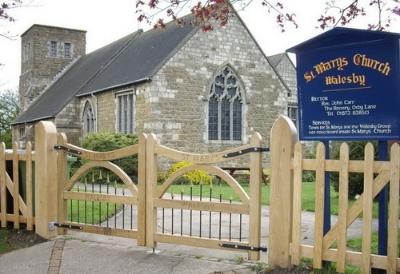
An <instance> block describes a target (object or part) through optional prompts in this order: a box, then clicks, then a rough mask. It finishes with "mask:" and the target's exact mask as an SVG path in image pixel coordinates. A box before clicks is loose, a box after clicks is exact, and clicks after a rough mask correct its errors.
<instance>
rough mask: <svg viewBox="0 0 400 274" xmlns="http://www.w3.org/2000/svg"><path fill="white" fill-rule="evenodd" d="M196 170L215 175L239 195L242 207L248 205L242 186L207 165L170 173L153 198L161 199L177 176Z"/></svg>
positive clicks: (188, 167) (183, 168) (219, 169)
mask: <svg viewBox="0 0 400 274" xmlns="http://www.w3.org/2000/svg"><path fill="white" fill-rule="evenodd" d="M196 169H201V170H204V171H207V172H208V173H209V174H211V175H216V176H218V177H220V178H221V179H222V180H224V181H225V182H226V183H227V184H228V185H229V186H230V187H231V188H233V190H234V191H235V193H236V194H237V195H239V198H240V201H241V202H242V203H243V204H244V205H248V204H249V200H250V199H249V196H248V195H247V193H246V192H245V191H244V189H243V188H242V186H241V185H240V184H239V183H238V182H237V181H236V180H235V179H234V178H233V177H232V176H231V175H230V174H229V173H228V172H226V171H224V170H222V169H221V168H219V167H216V166H209V165H190V166H185V167H182V168H180V169H178V170H177V171H175V172H174V173H172V174H171V176H169V177H168V179H167V180H166V181H165V182H164V183H163V184H162V185H161V186H159V187H158V190H157V193H156V197H155V198H161V197H162V196H163V195H164V193H165V192H166V191H167V189H168V187H169V186H170V185H172V183H173V182H174V180H175V179H176V178H178V177H179V176H182V175H183V174H185V173H187V172H189V171H192V170H196Z"/></svg>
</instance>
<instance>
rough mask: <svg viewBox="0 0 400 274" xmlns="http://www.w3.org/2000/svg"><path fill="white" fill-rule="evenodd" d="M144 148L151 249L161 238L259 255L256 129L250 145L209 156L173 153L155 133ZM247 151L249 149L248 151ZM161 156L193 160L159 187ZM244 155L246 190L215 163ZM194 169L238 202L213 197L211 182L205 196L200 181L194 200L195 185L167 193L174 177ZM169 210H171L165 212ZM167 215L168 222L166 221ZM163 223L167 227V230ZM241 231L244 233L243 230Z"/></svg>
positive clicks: (258, 145) (258, 140)
mask: <svg viewBox="0 0 400 274" xmlns="http://www.w3.org/2000/svg"><path fill="white" fill-rule="evenodd" d="M146 151H147V154H146V155H147V156H146V162H147V165H146V204H147V209H146V218H147V223H146V224H147V225H146V230H147V231H146V239H147V240H146V242H147V246H149V247H155V245H156V243H157V242H163V243H171V244H184V245H191V246H198V247H207V248H233V249H235V248H236V249H238V248H239V249H241V250H243V249H244V250H248V251H249V258H250V259H252V260H257V259H259V251H260V250H261V249H262V248H260V229H261V174H262V167H261V160H262V154H261V153H260V152H261V151H262V148H261V136H260V135H259V134H258V133H255V134H254V135H253V137H252V138H251V141H250V144H248V145H244V146H241V147H238V148H235V149H232V150H227V151H223V152H218V153H211V154H191V153H186V152H181V151H177V150H174V149H171V148H168V147H165V146H162V145H160V144H159V143H158V142H157V139H156V137H155V135H150V136H149V138H148V140H147V148H146ZM248 152H250V153H249V154H246V153H248ZM163 157H164V160H168V161H178V162H179V161H187V162H190V163H191V164H190V165H189V166H186V167H183V168H180V169H178V170H177V171H175V172H173V173H172V174H170V175H169V177H168V178H166V180H165V181H164V182H163V183H162V184H161V185H159V184H157V174H158V163H159V162H160V161H161V160H162V158H163ZM242 157H243V158H245V157H250V161H249V162H248V163H249V167H250V182H249V183H250V191H249V194H247V193H246V192H245V191H244V190H243V188H242V187H241V185H240V184H239V183H238V182H237V181H236V180H235V179H234V178H233V177H232V176H231V175H229V173H227V172H226V171H224V170H222V169H221V168H220V167H218V166H216V164H220V163H223V162H226V161H230V160H232V159H237V158H242ZM194 170H204V171H206V172H207V173H208V174H210V175H215V176H217V177H218V178H219V180H222V181H224V182H226V184H227V185H228V186H229V187H230V188H232V189H233V191H234V193H236V194H237V196H238V197H239V201H238V202H232V198H230V199H227V200H225V199H224V198H223V197H222V196H221V194H220V196H219V198H215V197H214V198H213V195H212V190H213V188H212V186H209V192H208V196H207V195H204V194H203V189H202V185H200V186H199V190H200V192H199V196H198V197H197V198H194V197H193V195H192V192H193V186H190V194H184V191H180V194H179V193H178V195H173V194H172V195H171V194H170V193H166V192H167V190H168V189H169V188H170V187H171V186H172V184H173V183H174V181H176V179H178V178H179V177H181V176H182V175H184V174H186V173H188V172H191V171H194ZM182 187H184V186H182ZM167 211H169V213H170V214H168V215H167V213H166V212H167ZM223 215H226V220H229V221H227V222H228V224H227V225H228V228H226V229H225V231H223V228H222V226H223V224H222V219H223V218H224V217H223ZM166 216H168V218H170V220H168V221H167V220H166ZM245 216H246V217H245ZM244 218H247V219H248V223H247V225H243V223H242V221H243V219H244ZM233 221H235V222H238V224H237V226H238V231H236V232H235V233H236V237H233V234H235V233H234V231H233V230H232V222H233ZM167 223H168V224H167ZM185 224H186V225H185ZM167 226H168V228H169V229H166V227H167ZM245 229H246V230H247V232H244V230H245ZM224 232H225V233H224ZM245 233H246V237H244V235H245Z"/></svg>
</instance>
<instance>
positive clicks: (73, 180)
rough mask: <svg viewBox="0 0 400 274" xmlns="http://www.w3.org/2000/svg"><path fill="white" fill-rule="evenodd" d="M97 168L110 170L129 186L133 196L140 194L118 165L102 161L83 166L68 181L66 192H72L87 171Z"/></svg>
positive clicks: (65, 187)
mask: <svg viewBox="0 0 400 274" xmlns="http://www.w3.org/2000/svg"><path fill="white" fill-rule="evenodd" d="M95 167H102V168H105V169H108V170H110V171H112V172H113V173H114V174H115V175H117V176H118V177H119V178H120V179H121V180H122V182H124V184H126V185H127V187H128V189H129V190H130V191H131V193H132V195H134V194H137V193H138V189H137V187H136V186H135V184H134V183H133V182H132V180H131V178H129V176H128V175H127V174H126V173H125V172H124V171H123V170H122V169H121V168H120V167H119V166H117V165H115V164H113V163H111V162H102V161H92V162H89V163H86V164H84V165H83V166H81V167H80V168H79V169H78V170H77V171H76V172H75V174H74V176H72V178H71V179H70V180H69V181H68V183H67V184H66V185H65V186H64V190H66V191H70V190H71V189H72V188H73V186H74V185H75V183H76V182H78V180H79V178H80V177H81V176H82V175H83V174H85V173H86V172H87V171H89V170H90V169H92V168H95Z"/></svg>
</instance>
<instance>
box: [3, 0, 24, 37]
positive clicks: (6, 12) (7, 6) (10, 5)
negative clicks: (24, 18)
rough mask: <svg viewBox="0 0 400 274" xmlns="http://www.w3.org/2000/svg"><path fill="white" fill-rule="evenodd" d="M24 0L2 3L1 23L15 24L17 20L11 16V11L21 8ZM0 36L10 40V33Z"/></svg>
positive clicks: (10, 0) (7, 0)
mask: <svg viewBox="0 0 400 274" xmlns="http://www.w3.org/2000/svg"><path fill="white" fill-rule="evenodd" d="M22 2H23V1H22V0H6V1H0V22H4V21H6V22H14V21H15V18H14V17H13V16H12V15H11V14H10V10H12V9H15V8H18V7H21V6H22ZM0 36H1V37H3V38H8V39H10V38H11V36H10V34H9V33H8V32H0Z"/></svg>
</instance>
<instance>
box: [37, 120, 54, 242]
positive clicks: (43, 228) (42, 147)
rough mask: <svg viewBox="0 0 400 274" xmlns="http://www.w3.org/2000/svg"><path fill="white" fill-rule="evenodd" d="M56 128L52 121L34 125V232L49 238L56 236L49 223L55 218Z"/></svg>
mask: <svg viewBox="0 0 400 274" xmlns="http://www.w3.org/2000/svg"><path fill="white" fill-rule="evenodd" d="M56 144H57V129H56V127H55V125H54V124H53V123H52V122H49V121H42V122H39V123H38V124H37V125H36V126H35V157H36V160H35V227H36V233H37V234H39V235H40V236H41V237H43V238H46V239H49V238H51V237H54V236H57V230H56V229H54V227H52V226H51V225H50V223H51V222H53V221H56V220H57V205H58V203H57V152H56V151H55V150H54V146H55V145H56Z"/></svg>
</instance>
